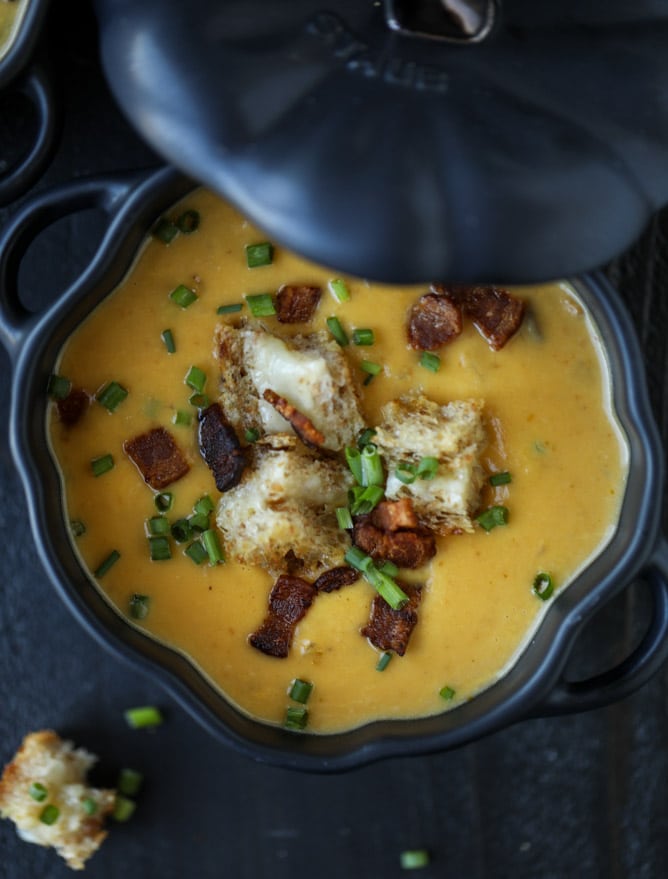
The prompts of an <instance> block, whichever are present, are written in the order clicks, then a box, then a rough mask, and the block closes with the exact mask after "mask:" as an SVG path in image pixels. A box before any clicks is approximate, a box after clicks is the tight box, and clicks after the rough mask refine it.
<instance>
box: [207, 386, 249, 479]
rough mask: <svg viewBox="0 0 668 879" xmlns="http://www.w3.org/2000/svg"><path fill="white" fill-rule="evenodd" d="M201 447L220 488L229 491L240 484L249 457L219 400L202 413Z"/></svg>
mask: <svg viewBox="0 0 668 879" xmlns="http://www.w3.org/2000/svg"><path fill="white" fill-rule="evenodd" d="M199 448H200V452H201V455H202V457H203V458H204V460H205V461H206V464H207V467H208V468H209V470H211V472H212V473H213V475H214V478H215V480H216V488H217V489H218V491H229V490H230V489H231V488H234V486H235V485H238V484H239V482H240V481H241V476H242V474H243V472H244V467H245V466H246V458H245V456H244V452H243V450H242V448H241V444H240V443H239V440H238V438H237V435H236V433H235V432H234V428H233V427H232V425H231V424H230V423H229V422H228V420H227V419H226V418H225V413H224V412H223V408H222V406H221V405H220V403H212V404H211V405H210V406H208V407H207V408H206V409H204V410H203V411H202V412H201V413H200V416H199Z"/></svg>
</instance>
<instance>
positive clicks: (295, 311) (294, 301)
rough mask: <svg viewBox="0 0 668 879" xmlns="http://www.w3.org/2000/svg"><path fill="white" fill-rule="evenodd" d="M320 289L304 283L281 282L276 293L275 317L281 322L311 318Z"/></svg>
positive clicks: (300, 321) (318, 299) (287, 322)
mask: <svg viewBox="0 0 668 879" xmlns="http://www.w3.org/2000/svg"><path fill="white" fill-rule="evenodd" d="M321 293H322V291H321V289H320V287H309V286H308V285H306V284H301V285H297V284H283V286H282V287H280V288H279V290H278V293H277V294H276V317H277V318H278V320H279V321H280V323H282V324H299V323H306V322H307V321H310V320H311V319H312V318H313V315H314V313H315V310H316V308H317V307H318V303H319V302H320V295H321Z"/></svg>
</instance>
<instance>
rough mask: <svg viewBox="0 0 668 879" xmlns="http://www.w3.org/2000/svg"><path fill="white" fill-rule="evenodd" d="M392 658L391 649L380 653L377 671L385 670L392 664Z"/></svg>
mask: <svg viewBox="0 0 668 879" xmlns="http://www.w3.org/2000/svg"><path fill="white" fill-rule="evenodd" d="M391 659H392V654H391V653H390V652H389V650H386V651H385V652H384V653H381V654H380V657H379V659H378V662H377V663H376V671H385V669H386V668H387V667H388V665H389V664H390V660H391Z"/></svg>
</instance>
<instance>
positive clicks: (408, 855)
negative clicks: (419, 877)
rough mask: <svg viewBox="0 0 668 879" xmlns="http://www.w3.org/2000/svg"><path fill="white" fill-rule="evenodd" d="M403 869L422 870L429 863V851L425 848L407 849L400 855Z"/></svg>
mask: <svg viewBox="0 0 668 879" xmlns="http://www.w3.org/2000/svg"><path fill="white" fill-rule="evenodd" d="M399 862H400V864H401V869H402V870H420V869H421V868H422V867H427V866H428V865H429V852H428V851H427V850H426V849H423V848H415V849H407V850H406V851H405V852H402V853H401V855H400V856H399Z"/></svg>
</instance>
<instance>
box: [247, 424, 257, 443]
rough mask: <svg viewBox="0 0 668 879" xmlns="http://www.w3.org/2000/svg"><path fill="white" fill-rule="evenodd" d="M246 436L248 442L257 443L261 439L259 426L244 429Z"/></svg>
mask: <svg viewBox="0 0 668 879" xmlns="http://www.w3.org/2000/svg"><path fill="white" fill-rule="evenodd" d="M244 438H245V440H246V442H247V443H256V442H257V441H258V440H259V439H260V431H259V430H258V429H257V427H249V428H248V429H247V430H245V431H244Z"/></svg>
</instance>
